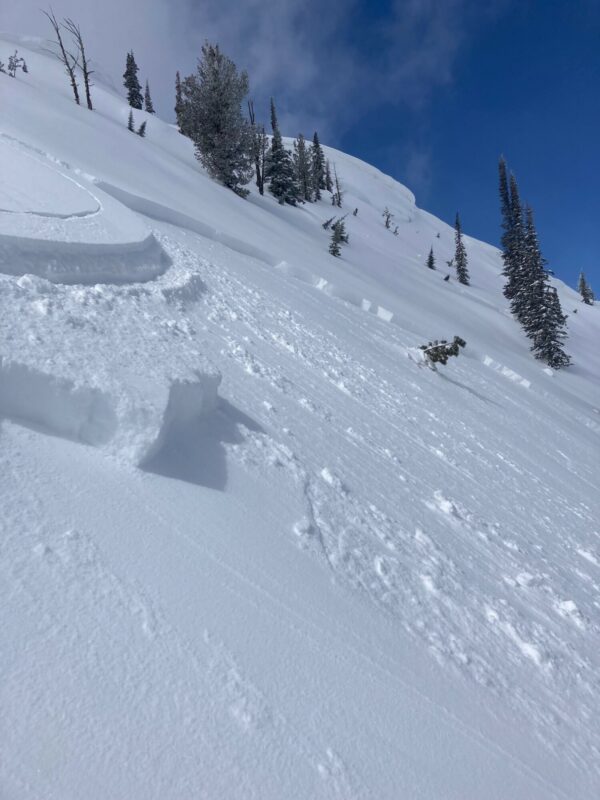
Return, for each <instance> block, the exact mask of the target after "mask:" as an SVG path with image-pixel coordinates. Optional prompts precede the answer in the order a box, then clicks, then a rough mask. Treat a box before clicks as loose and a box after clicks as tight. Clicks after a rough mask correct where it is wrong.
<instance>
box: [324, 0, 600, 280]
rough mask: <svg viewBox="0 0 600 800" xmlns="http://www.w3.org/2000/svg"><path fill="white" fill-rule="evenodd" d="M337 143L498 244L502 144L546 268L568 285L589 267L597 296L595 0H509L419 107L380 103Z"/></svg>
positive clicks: (599, 132) (599, 53)
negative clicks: (529, 209)
mask: <svg viewBox="0 0 600 800" xmlns="http://www.w3.org/2000/svg"><path fill="white" fill-rule="evenodd" d="M369 8H370V9H371V13H377V14H380V13H382V11H383V5H382V4H380V3H374V4H370V3H368V2H365V3H364V10H365V13H369ZM367 50H368V48H367ZM367 57H368V54H367ZM398 57H399V58H401V57H402V54H401V53H400V52H399V53H398ZM374 116H375V115H374ZM339 144H340V146H341V147H342V148H343V149H346V150H349V151H351V152H353V153H355V154H356V155H359V156H360V157H362V158H365V159H366V160H369V161H372V162H374V163H375V164H377V166H379V167H380V168H382V169H383V170H384V171H386V172H389V173H390V174H392V175H394V177H397V178H399V179H400V180H403V181H404V182H406V183H407V184H408V185H409V186H410V188H412V189H413V190H414V191H415V193H416V195H417V201H418V202H419V204H420V205H421V206H423V207H425V208H427V210H429V211H431V212H432V213H434V214H436V215H438V216H440V217H441V218H443V219H445V220H446V221H448V222H451V221H452V220H453V218H454V214H455V211H456V210H460V213H461V217H462V221H463V226H464V228H465V230H466V231H467V232H468V233H470V234H472V235H474V236H477V237H478V238H481V239H484V240H487V241H491V242H494V243H495V242H497V240H498V236H499V227H498V223H499V211H498V198H497V160H498V156H499V154H500V153H504V155H505V157H506V159H507V160H508V162H509V165H510V167H511V168H512V170H513V171H514V172H515V174H516V176H517V179H518V182H519V188H520V191H521V195H522V197H523V198H524V199H525V200H527V201H528V202H529V203H530V204H531V205H532V206H533V208H534V212H535V218H536V224H537V227H538V232H539V234H540V239H541V243H542V247H543V251H544V254H545V256H546V258H547V259H548V261H549V266H550V268H551V269H553V270H554V271H555V273H556V274H557V276H558V277H561V278H562V279H563V280H565V281H567V282H568V283H570V284H572V285H573V284H574V283H575V282H576V280H577V275H578V273H579V270H580V269H584V270H585V272H586V275H587V277H588V279H589V280H590V281H591V283H592V285H595V286H596V287H597V288H596V293H597V295H599V294H600V242H599V241H598V240H599V238H600V235H599V234H600V2H579V0H570V2H568V1H562V0H559V1H558V2H556V0H548V2H543V0H538V2H519V3H512V2H510V3H506V4H504V5H503V6H502V7H500V8H498V9H497V12H496V13H495V14H494V15H493V18H492V19H490V18H488V19H481V18H480V19H478V20H476V21H475V23H474V24H473V26H472V28H471V29H470V30H469V32H468V34H467V35H465V37H464V39H463V42H462V44H461V46H460V49H459V51H458V52H457V54H456V58H455V60H454V62H453V64H452V74H451V77H450V79H449V80H448V81H447V82H446V83H445V84H444V85H440V86H435V87H433V88H432V90H431V92H430V93H429V95H428V97H427V99H426V101H425V103H424V105H423V106H420V107H411V106H410V105H409V104H406V103H388V104H383V105H382V106H381V107H380V108H379V109H378V112H377V115H376V117H375V119H374V121H373V124H370V125H365V124H364V120H357V122H356V124H355V125H351V126H350V127H349V128H348V129H347V130H346V131H345V132H344V134H343V135H342V137H341V138H340V142H339Z"/></svg>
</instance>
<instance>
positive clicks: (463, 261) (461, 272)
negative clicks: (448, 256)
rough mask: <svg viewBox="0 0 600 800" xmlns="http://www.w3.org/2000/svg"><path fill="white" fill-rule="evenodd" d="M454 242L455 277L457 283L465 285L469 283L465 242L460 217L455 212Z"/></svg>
mask: <svg viewBox="0 0 600 800" xmlns="http://www.w3.org/2000/svg"><path fill="white" fill-rule="evenodd" d="M454 242H455V244H456V250H455V252H454V264H455V266H456V277H457V279H458V282H459V283H462V284H464V285H465V286H468V285H469V282H470V281H469V270H468V268H467V262H468V259H467V250H466V248H465V243H464V242H463V239H462V230H461V227H460V217H459V216H458V213H457V214H456V221H455V223H454Z"/></svg>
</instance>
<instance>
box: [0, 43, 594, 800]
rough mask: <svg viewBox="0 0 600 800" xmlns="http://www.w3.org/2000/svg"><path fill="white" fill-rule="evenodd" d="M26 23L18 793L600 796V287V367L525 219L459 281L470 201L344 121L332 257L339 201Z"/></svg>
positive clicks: (14, 287) (9, 324)
mask: <svg viewBox="0 0 600 800" xmlns="http://www.w3.org/2000/svg"><path fill="white" fill-rule="evenodd" d="M15 44H16V45H17V46H18V47H19V50H20V52H22V53H23V54H24V55H25V57H26V60H27V63H28V66H29V69H30V72H29V74H28V75H21V74H19V76H18V78H17V79H14V80H13V79H9V78H8V77H7V76H5V75H0V92H1V93H2V105H3V115H2V121H1V123H0V128H1V133H2V136H0V209H1V210H0V259H1V263H0V272H1V273H2V274H1V275H0V420H1V427H0V510H1V512H2V513H1V514H0V623H1V625H2V637H0V795H2V796H3V797H4V796H6V797H7V798H10V800H38V798H44V800H45V799H46V798H49V797H56V798H61V800H62V799H63V798H64V800H67V798H77V799H78V800H79V798H86V800H96V798H97V799H98V800H105V798H115V800H120V799H121V798H123V800H125V798H127V800H137V798H139V799H140V800H142V798H143V800H154V799H155V800H164V798H169V800H189V798H196V797H206V798H211V800H213V799H214V798H228V800H237V799H239V800H253V798H256V800H258V799H260V800H281V798H286V800H287V798H290V799H293V800H305V799H306V798H311V800H313V799H315V800H316V799H318V798H323V800H332V798H339V799H340V800H353V799H355V798H356V799H358V798H361V799H364V800H367V798H369V799H370V798H377V800H397V798H405V797H410V798H413V797H414V798H419V799H420V800H482V798H485V799H486V800H507V798H511V800H557V799H559V798H560V799H561V800H596V798H597V797H598V796H599V795H600V766H599V765H600V724H599V720H600V677H599V676H600V527H599V520H600V508H599V501H598V473H599V467H600V463H599V462H600V455H599V453H600V449H599V441H600V397H599V389H598V387H599V386H600V360H599V359H600V353H599V351H598V348H597V346H596V343H597V341H598V339H599V337H600V320H599V313H598V306H594V307H587V306H583V305H582V304H581V303H580V302H579V300H578V297H577V295H576V294H575V292H573V291H572V290H571V289H569V288H568V287H566V286H565V285H564V284H562V283H561V282H560V281H555V285H556V286H557V289H558V291H559V293H560V297H561V302H562V304H563V308H564V309H565V311H566V312H567V313H568V314H569V320H568V324H569V341H568V350H569V352H570V353H571V355H572V357H573V360H574V365H573V367H571V368H569V369H568V370H564V371H560V372H553V371H552V370H549V369H547V368H544V367H543V365H542V364H540V363H539V362H536V361H534V360H533V359H532V358H531V355H530V353H529V352H528V343H527V341H526V340H525V338H524V337H523V335H522V333H521V332H520V330H519V329H518V326H517V325H516V323H515V322H514V320H513V319H512V318H511V317H510V314H509V312H508V308H507V304H506V302H505V300H504V298H503V296H502V278H501V274H500V273H501V261H500V257H499V253H498V251H497V250H496V249H495V248H493V247H492V246H490V245H487V244H485V243H482V242H478V241H476V240H474V239H470V238H468V237H467V239H466V244H467V250H468V255H469V259H470V262H469V268H470V271H471V275H472V286H470V287H468V288H467V287H462V286H460V285H459V284H457V283H456V281H455V280H454V277H453V276H451V278H450V280H449V281H447V282H446V281H444V280H443V278H444V277H445V275H446V274H447V270H446V269H445V262H446V261H447V260H449V259H450V258H451V256H452V254H453V246H454V245H453V231H452V229H451V228H450V227H448V226H447V225H445V224H444V223H443V222H442V221H440V220H438V219H436V218H434V217H433V216H431V215H430V214H428V213H427V212H425V211H423V210H421V209H419V208H418V207H417V206H416V203H415V198H414V196H413V195H412V193H411V192H410V191H409V190H408V189H406V188H405V187H403V186H401V185H399V184H398V183H396V182H395V181H393V180H392V179H391V178H389V177H387V176H385V175H382V174H381V173H380V172H379V171H378V170H376V169H374V168H372V167H370V166H369V165H367V164H364V163H362V162H360V161H357V160H356V159H354V158H352V157H350V156H348V155H345V154H343V153H341V152H339V151H336V150H333V149H331V148H327V149H326V152H327V155H328V157H329V158H330V159H331V160H332V161H334V162H335V164H336V167H337V170H338V173H339V175H340V177H341V180H342V182H343V186H344V189H345V192H346V194H345V199H344V209H343V211H344V213H345V212H346V211H348V212H349V216H348V217H347V224H348V230H349V234H350V245H349V246H348V247H346V248H344V251H343V255H342V258H341V259H334V258H333V257H331V256H330V255H329V254H328V252H327V245H328V234H327V233H326V232H325V231H324V230H323V228H322V223H323V222H324V221H325V220H326V219H328V218H329V217H331V216H332V214H333V213H334V210H333V209H332V207H331V205H330V204H329V203H328V202H325V201H323V202H321V203H318V204H310V205H309V204H307V205H304V206H302V207H300V208H297V209H292V208H287V207H280V206H279V205H278V204H277V203H276V202H275V201H274V200H273V198H271V197H269V196H265V197H262V198H261V197H260V196H258V195H257V194H256V193H255V192H252V194H251V195H250V197H249V199H248V200H247V201H242V200H240V199H239V198H237V197H236V196H235V195H233V194H232V193H231V192H229V191H227V190H225V189H224V188H223V187H220V186H218V185H216V184H215V183H214V182H212V181H211V180H209V178H208V177H207V176H206V175H205V174H204V172H203V171H202V170H201V169H200V167H199V166H198V164H197V162H196V160H195V159H194V155H193V149H192V146H191V143H190V142H189V141H188V140H186V139H185V138H184V137H182V136H181V135H180V134H179V133H178V132H177V131H176V130H175V129H174V128H173V127H172V126H170V125H167V124H165V123H163V122H162V121H161V120H159V119H157V118H156V117H151V116H147V115H145V114H144V112H138V113H137V114H136V123H139V122H141V121H142V120H147V121H148V128H147V137H146V138H145V139H142V138H140V137H138V136H135V135H132V134H131V133H130V132H129V131H127V128H126V123H127V117H128V114H129V107H128V106H127V105H126V103H125V101H124V99H123V98H122V97H120V96H119V95H118V94H117V93H116V92H115V91H114V90H113V89H111V88H110V86H109V85H108V84H107V83H105V82H103V79H102V72H101V70H100V69H98V70H97V73H96V75H95V78H96V82H97V85H96V86H95V87H94V104H95V108H96V110H95V111H94V112H93V113H90V112H88V111H87V109H85V108H78V107H77V106H75V104H74V103H73V101H72V99H71V98H70V96H69V87H68V83H67V81H66V80H65V76H64V75H63V74H62V71H61V68H60V65H59V64H58V63H57V62H55V61H53V60H52V59H50V58H49V57H48V56H47V55H45V54H44V52H43V49H44V46H45V45H44V43H43V42H41V41H38V40H31V39H21V40H15V39H14V38H11V37H8V38H7V39H6V40H0V56H1V54H2V53H3V52H4V53H8V52H11V50H13V49H14V46H15ZM288 144H289V142H288ZM386 206H387V207H388V208H389V209H390V210H391V211H392V213H393V214H394V215H395V223H397V224H398V233H397V235H396V236H395V235H394V234H393V233H392V231H388V230H386V229H385V228H384V225H383V220H382V216H381V215H382V211H383V209H384V208H385V207H386ZM355 208H357V209H358V213H357V215H356V216H353V215H352V213H351V212H352V211H353V210H354V209H355ZM465 223H466V225H467V228H468V220H465ZM432 246H433V248H434V252H435V256H436V259H437V265H438V269H437V270H435V271H432V270H428V269H427V268H426V267H425V260H426V257H427V254H428V252H429V249H430V247H432ZM575 312H576V313H575ZM454 335H460V336H462V337H463V338H464V339H466V341H467V346H466V348H465V349H464V350H463V351H461V355H460V357H459V358H457V359H452V362H453V363H449V364H448V366H447V367H446V368H444V369H442V368H440V369H439V370H438V371H437V372H434V371H432V370H430V369H427V368H425V365H424V363H423V358H422V352H421V351H420V350H419V345H421V344H423V343H424V342H427V341H428V340H430V339H433V338H451V337H452V336H454Z"/></svg>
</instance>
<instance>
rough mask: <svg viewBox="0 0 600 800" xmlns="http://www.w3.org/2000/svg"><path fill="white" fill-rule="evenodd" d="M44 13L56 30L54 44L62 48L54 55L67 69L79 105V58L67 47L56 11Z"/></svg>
mask: <svg viewBox="0 0 600 800" xmlns="http://www.w3.org/2000/svg"><path fill="white" fill-rule="evenodd" d="M42 13H44V14H45V15H46V16H47V17H48V20H49V21H50V24H51V25H52V28H53V30H54V34H55V36H56V42H55V43H54V44H56V45H57V46H58V49H59V50H60V53H54V55H55V56H56V58H58V60H59V61H61V62H62V63H63V64H64V67H65V69H66V71H67V75H68V76H69V80H70V81H71V89H73V95H74V97H75V102H76V103H77V105H78V106H79V105H81V102H80V100H79V87H78V86H77V79H76V77H75V66H76V64H77V59H76V58H74V56H72V55H71V54H70V53H68V52H67V51H66V49H65V45H64V42H63V39H62V36H61V34H60V25H59V24H58V20H57V19H56V17H55V16H54V11H52V9H50V11H49V12H48V11H44V12H42Z"/></svg>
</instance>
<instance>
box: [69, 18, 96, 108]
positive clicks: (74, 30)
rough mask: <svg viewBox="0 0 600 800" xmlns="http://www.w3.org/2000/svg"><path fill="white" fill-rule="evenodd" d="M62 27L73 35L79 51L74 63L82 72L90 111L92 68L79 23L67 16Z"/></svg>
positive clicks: (91, 106)
mask: <svg viewBox="0 0 600 800" xmlns="http://www.w3.org/2000/svg"><path fill="white" fill-rule="evenodd" d="M63 27H64V29H65V30H67V31H68V32H69V33H70V34H71V36H72V37H73V41H74V42H75V45H76V47H77V51H78V53H79V55H78V57H77V59H76V64H77V66H78V67H80V68H81V72H82V73H83V83H84V86H85V99H86V101H87V107H88V108H89V110H90V111H93V110H94V106H93V105H92V95H91V92H90V86H91V84H90V76H91V75H92V74H93V70H91V69H90V62H89V61H88V59H87V56H86V54H85V47H84V46H83V36H82V35H81V29H80V27H79V25H77V24H76V23H75V22H73V20H72V19H71V18H70V17H67V18H66V19H65V21H64V23H63Z"/></svg>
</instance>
